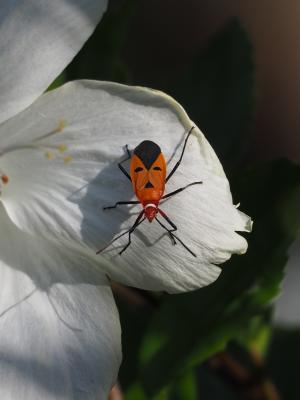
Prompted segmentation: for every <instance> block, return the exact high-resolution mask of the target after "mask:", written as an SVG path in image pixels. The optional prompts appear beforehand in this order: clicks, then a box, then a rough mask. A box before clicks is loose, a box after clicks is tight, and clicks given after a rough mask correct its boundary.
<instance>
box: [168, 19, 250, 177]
mask: <svg viewBox="0 0 300 400" xmlns="http://www.w3.org/2000/svg"><path fill="white" fill-rule="evenodd" d="M165 90H166V91H167V92H168V93H169V94H171V95H172V96H174V97H175V98H176V99H177V100H178V101H179V102H180V103H181V104H182V105H183V107H184V108H185V109H186V110H187V112H188V114H189V116H190V118H191V119H192V120H193V121H194V122H195V123H196V124H197V125H198V126H199V127H200V128H201V129H202V131H203V132H204V133H205V136H206V137H207V138H208V140H209V142H210V143H211V144H212V146H213V148H214V149H215V151H216V153H217V154H218V156H219V157H220V158H221V160H222V162H223V164H224V163H225V167H226V169H227V170H228V169H229V167H232V166H233V165H235V164H236V163H237V162H238V161H239V160H240V159H241V157H242V156H243V151H244V150H245V149H246V147H247V140H248V139H247V137H248V133H249V130H250V128H251V126H252V123H253V119H254V65H253V60H252V48H251V45H250V42H249V39H248V37H247V35H246V33H245V31H244V30H243V29H242V28H241V26H240V24H239V23H238V21H237V20H233V21H232V22H231V23H229V25H228V26H227V27H226V28H225V30H223V31H222V32H220V33H219V34H218V35H217V36H216V37H215V38H214V39H213V40H212V42H211V44H210V45H209V46H208V47H207V49H206V50H205V51H203V50H202V49H201V50H199V52H198V53H197V54H196V56H195V58H194V59H193V60H191V62H190V64H189V67H188V68H187V70H186V71H185V73H183V74H182V75H181V76H178V77H177V79H176V82H172V85H169V86H167V87H166V88H165Z"/></svg>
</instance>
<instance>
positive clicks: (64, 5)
mask: <svg viewBox="0 0 300 400" xmlns="http://www.w3.org/2000/svg"><path fill="white" fill-rule="evenodd" d="M106 5H107V0H70V1H69V0H68V1H66V0H51V1H49V0H39V1H34V0H28V1H11V0H3V1H1V13H0V49H1V69H0V122H2V121H5V120H6V119H8V118H9V117H11V116H13V115H15V114H16V113H18V112H19V111H21V110H23V109H24V108H25V107H27V106H28V105H29V104H31V103H32V102H33V101H34V100H35V99H36V98H37V97H38V96H40V94H41V93H43V92H44V90H45V89H46V88H47V87H48V86H49V84H50V83H51V82H52V81H53V80H54V79H55V78H56V77H57V75H58V74H59V73H60V72H61V71H62V70H63V69H64V68H65V67H66V66H67V65H68V64H69V62H70V61H71V60H72V58H73V57H74V56H75V55H76V53H77V52H78V51H79V49H80V48H81V47H82V45H83V44H84V42H85V41H86V40H87V38H88V37H89V36H90V35H91V33H92V32H93V30H94V28H95V26H96V24H97V23H98V22H99V20H100V19H101V16H102V14H103V12H104V11H105V9H106Z"/></svg>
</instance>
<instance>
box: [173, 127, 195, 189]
mask: <svg viewBox="0 0 300 400" xmlns="http://www.w3.org/2000/svg"><path fill="white" fill-rule="evenodd" d="M194 128H195V127H194V126H192V127H191V129H190V130H189V132H188V134H187V137H186V138H185V141H184V145H183V149H182V152H181V155H180V158H179V160H178V161H177V163H176V164H175V166H174V168H173V169H172V171H171V172H170V173H169V175H168V176H167V178H166V182H168V180H169V179H170V178H171V176H172V175H173V174H174V172H175V171H176V169H177V168H178V167H179V165H180V163H181V161H182V157H183V154H184V151H185V147H186V144H187V141H188V138H189V137H190V135H191V133H192V130H193V129H194Z"/></svg>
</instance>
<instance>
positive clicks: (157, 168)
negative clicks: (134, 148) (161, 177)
mask: <svg viewBox="0 0 300 400" xmlns="http://www.w3.org/2000/svg"><path fill="white" fill-rule="evenodd" d="M153 169H154V170H155V171H161V168H160V167H154V168H153Z"/></svg>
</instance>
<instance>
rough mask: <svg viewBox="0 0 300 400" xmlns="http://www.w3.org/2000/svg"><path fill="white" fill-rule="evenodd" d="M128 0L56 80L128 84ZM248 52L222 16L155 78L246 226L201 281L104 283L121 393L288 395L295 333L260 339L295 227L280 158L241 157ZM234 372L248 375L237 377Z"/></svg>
mask: <svg viewBox="0 0 300 400" xmlns="http://www.w3.org/2000/svg"><path fill="white" fill-rule="evenodd" d="M137 3H138V2H137V1H136V0H128V1H121V2H120V5H119V6H111V7H110V9H109V11H108V12H107V14H106V15H105V17H104V19H103V21H102V22H101V24H100V25H99V27H98V28H97V29H96V32H95V34H94V35H93V36H92V38H91V39H90V40H89V41H88V42H87V44H86V45H85V46H84V48H83V49H82V50H81V52H80V53H79V54H78V55H77V57H76V58H75V59H74V61H73V62H72V63H71V65H70V66H69V67H68V68H67V70H66V72H65V77H66V79H67V80H70V79H80V78H90V79H100V80H115V81H119V82H122V83H131V84H139V83H140V82H138V80H136V79H135V76H134V72H133V71H132V70H131V68H130V65H129V64H128V63H127V62H126V55H125V53H126V40H127V39H128V32H129V31H130V27H131V25H132V21H133V20H134V16H135V13H136V7H137ZM252 58H253V55H252V48H251V45H250V42H249V39H248V38H247V35H246V34H245V32H244V30H243V29H242V27H241V26H240V24H239V22H238V21H236V20H234V21H232V22H230V24H228V26H226V27H225V28H224V30H223V31H222V32H219V33H218V34H217V35H216V36H215V37H214V38H213V40H212V41H211V43H210V45H209V46H208V47H207V48H206V49H204V50H200V49H199V51H198V52H196V55H195V57H194V58H193V59H191V60H190V63H189V65H188V67H187V68H186V69H185V70H184V71H181V72H180V74H179V75H177V76H175V77H174V79H173V81H171V80H170V79H168V80H167V81H166V83H165V87H160V89H161V90H165V91H167V92H168V93H169V94H171V95H173V96H174V97H175V98H176V99H177V100H178V101H179V102H181V103H182V105H183V106H184V108H185V109H186V111H187V112H188V114H189V115H190V116H191V118H192V119H193V120H194V121H195V123H197V125H198V126H200V127H201V128H202V129H203V131H204V132H205V134H206V136H207V137H208V139H209V141H210V142H211V143H212V145H213V146H214V148H215V149H216V152H217V154H218V155H219V157H220V158H221V161H222V163H223V164H224V165H225V171H226V172H227V173H229V174H230V175H231V178H232V179H231V185H232V192H233V197H234V199H235V202H241V204H242V207H241V208H242V210H243V211H245V212H246V213H247V214H249V215H251V217H252V218H253V220H254V229H253V232H252V233H251V234H249V235H247V240H248V241H249V250H248V252H247V253H246V255H243V256H233V257H232V259H231V260H230V261H228V262H227V263H225V264H224V265H223V272H222V274H221V277H220V278H219V279H218V280H217V281H216V282H215V283H214V284H212V285H211V286H209V287H206V288H203V289H201V290H198V291H195V292H193V293H187V294H181V295H172V296H171V295H170V296H169V295H165V294H159V295H157V294H149V293H145V292H142V291H136V292H135V294H136V296H137V298H138V299H140V300H139V301H137V302H134V303H132V302H131V301H127V300H126V297H125V298H124V296H119V295H118V290H116V300H117V303H118V307H119V310H120V317H121V324H122V327H123V351H124V359H123V364H122V367H121V370H120V375H119V378H120V383H121V386H122V388H123V390H124V393H125V400H192V399H198V398H201V399H205V400H213V399H217V400H219V399H222V400H234V399H241V398H242V399H247V398H248V399H253V400H255V399H256V400H263V399H270V400H275V399H276V400H277V399H278V397H276V396H277V395H278V393H277V392H276V388H275V387H277V388H278V390H279V393H280V394H281V395H282V398H283V399H288V400H294V399H295V400H296V399H299V398H300V394H299V393H300V388H299V387H298V386H299V385H298V383H297V371H298V368H297V367H298V365H297V360H298V358H299V357H298V350H297V351H295V349H298V347H299V346H298V343H299V332H294V333H291V332H285V331H280V332H275V335H274V336H273V339H272V340H271V345H270V348H269V347H268V342H269V338H270V337H271V338H272V319H271V306H270V302H271V300H272V299H273V298H274V297H276V296H277V295H278V293H279V291H280V285H281V282H282V279H283V276H284V267H285V265H286V262H287V259H288V257H287V251H288V248H289V246H290V244H291V243H292V241H293V239H294V238H295V236H296V233H297V230H298V229H299V225H300V214H299V211H298V209H299V204H300V167H298V166H296V165H293V164H291V163H289V162H287V161H284V160H279V161H276V162H272V163H268V164H264V165H256V166H251V167H250V166H246V163H245V153H246V150H247V146H248V143H249V134H250V132H251V128H252V125H253V121H254V116H255V70H254V65H253V61H252ZM156 61H157V60H156ZM149 69H151V65H149ZM130 290H132V289H130ZM229 343H231V344H230V345H229V346H228V344H229ZM234 344H235V345H234ZM237 344H238V345H237ZM234 346H236V347H234ZM236 349H238V351H237V350H236ZM224 350H225V352H226V353H225V355H226V356H225V358H224V357H223V356H222V354H224V353H220V354H221V356H218V355H217V356H215V361H216V362H217V364H218V363H219V364H218V365H219V367H216V366H214V365H213V364H212V363H211V362H212V360H214V358H211V357H213V356H214V355H215V354H216V353H218V352H220V351H224ZM255 354H256V356H255ZM257 355H258V356H257ZM257 357H258V358H257ZM259 357H261V360H260V359H259ZM207 360H210V361H207ZM226 360H227V361H226ZM232 360H233V361H232ZM233 366H235V367H234V368H233ZM283 368H284V371H283ZM239 371H240V374H239V373H238V372H239ZM243 371H244V375H245V374H246V373H245V371H246V372H247V374H248V375H249V376H250V378H249V379H246V378H245V379H244V382H243V381H242V380H241V376H242V375H243V374H242V373H241V372H243ZM247 374H246V375H247ZM252 378H253V379H252ZM269 379H273V383H272V384H271V383H270V382H269ZM273 384H274V385H275V387H273V386H272V385H273Z"/></svg>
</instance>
